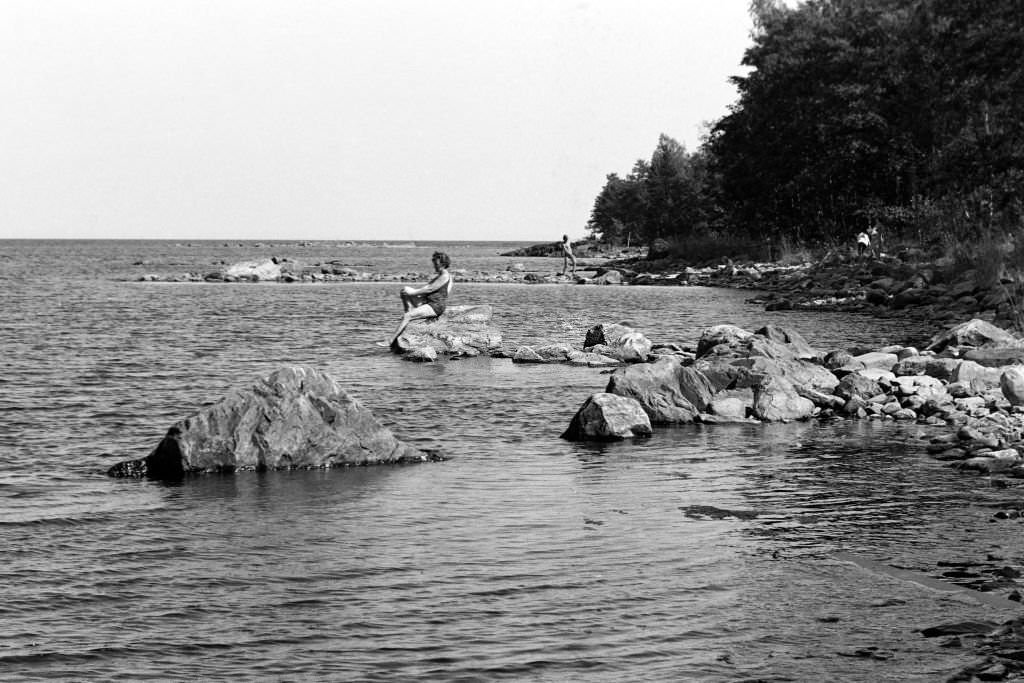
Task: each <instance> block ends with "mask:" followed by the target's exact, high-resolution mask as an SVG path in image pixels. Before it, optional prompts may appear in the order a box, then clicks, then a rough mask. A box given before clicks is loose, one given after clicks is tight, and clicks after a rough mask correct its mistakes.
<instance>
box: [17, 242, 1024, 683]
mask: <svg viewBox="0 0 1024 683" xmlns="http://www.w3.org/2000/svg"><path fill="white" fill-rule="evenodd" d="M515 246H518V245H515V244H499V243H455V244H450V243H445V244H440V243H417V244H415V245H413V244H400V245H384V244H380V243H358V244H351V243H342V242H302V243H299V242H273V243H268V242H263V243H255V242H246V243H238V242H223V241H218V242H190V243H189V242H169V241H145V242H143V241H140V242H127V241H125V242H121V241H5V242H0V288H2V290H0V291H2V295H0V297H2V298H0V300H2V302H3V303H2V313H3V323H2V325H0V462H2V465H3V466H2V471H0V553H2V557H3V561H2V563H0V678H2V679H3V680H5V681H12V680H46V679H50V680H76V681H79V680H97V681H111V680H183V681H198V680H202V681H236V680H283V681H321V680H333V681H413V680H416V681H420V680H437V681H491V680H517V681H519V680H528V681H566V680H579V681H622V680H624V679H634V680H644V681H646V680H651V681H662V680H664V681H688V680H700V681H738V680H744V679H746V680H752V679H757V680H799V681H804V680H808V681H810V680H848V681H880V680H892V681H908V680H921V681H931V680H937V679H939V678H941V677H942V676H943V675H945V674H948V673H950V672H952V671H954V670H956V669H957V668H958V667H959V666H962V665H963V664H965V663H966V662H967V661H968V660H969V659H970V654H969V653H967V652H965V651H963V650H959V649H956V648H946V647H941V643H940V642H937V641H938V639H932V640H929V639H925V638H923V637H921V635H920V634H919V633H917V632H915V630H916V629H920V628H923V627H928V626H934V625H936V624H939V623H943V622H946V621H949V620H958V619H968V618H982V617H985V616H988V617H993V618H1000V617H1003V618H1009V617H1010V616H1012V614H1010V613H1007V612H1006V610H1003V611H1000V610H998V609H994V608H992V607H988V606H983V605H982V604H980V603H978V602H977V601H976V600H974V599H972V598H971V597H970V596H968V595H967V594H964V593H955V592H946V591H941V590H937V589H935V588H934V586H931V587H930V586H929V585H927V584H926V583H918V582H914V581H908V580H906V578H905V577H903V578H898V577H895V576H892V575H890V574H887V573H885V572H878V571H871V570H868V569H864V568H862V567H861V566H859V565H857V564H853V563H850V562H848V561H846V560H847V559H848V558H849V557H850V556H851V555H852V556H854V557H863V558H866V559H868V560H873V561H876V562H881V563H883V564H886V565H892V566H898V567H901V568H903V569H907V570H911V571H914V572H920V574H921V575H922V576H929V577H933V578H939V579H942V580H945V581H950V580H951V579H948V578H944V573H945V572H948V566H945V565H940V563H949V562H953V563H956V562H962V563H970V562H976V561H984V560H985V559H986V557H989V556H991V557H993V558H996V559H994V560H992V562H995V563H997V564H1000V566H1001V565H1007V566H1012V567H1017V566H1019V565H1020V564H1021V562H1022V557H1024V547H1022V546H1024V542H1022V540H1021V539H1022V535H1021V534H1020V527H1019V522H1016V521H1004V522H999V523H992V522H990V518H991V517H992V514H993V512H994V510H996V509H999V506H1002V505H1011V504H1013V503H1014V501H1015V500H1016V499H1017V498H1018V497H1017V496H1015V495H1014V493H1013V491H1012V490H1004V489H997V488H992V487H990V486H989V482H988V481H987V480H986V479H984V478H975V477H970V476H968V477H964V476H960V475H957V474H955V473H953V472H952V471H950V470H949V469H947V468H945V467H943V466H942V464H941V463H937V462H934V461H932V460H930V459H929V458H928V457H927V456H926V455H925V454H924V453H923V452H922V451H921V449H920V447H919V446H917V445H915V444H917V441H916V439H915V436H917V435H918V433H919V430H920V429H922V428H920V427H917V426H902V427H901V426H894V425H891V424H890V425H884V424H876V423H866V422H864V423H839V424H833V425H818V424H814V423H806V424H794V425H773V426H763V427H762V426H747V425H745V426H710V427H702V426H685V427H678V428H672V429H660V430H658V431H657V433H656V434H655V436H654V437H653V438H652V439H650V440H647V441H643V442H639V443H620V444H611V445H590V444H570V443H567V442H565V441H562V440H560V439H559V438H558V437H559V434H560V433H561V432H562V431H563V430H564V429H565V427H566V426H567V425H568V423H569V420H570V419H571V418H572V416H573V414H574V413H575V411H576V410H577V408H578V407H579V406H580V404H581V403H582V402H583V401H584V399H586V397H587V396H589V395H590V394H591V393H593V392H595V391H600V390H601V389H602V388H603V387H604V385H605V384H606V382H607V379H608V377H607V375H606V374H603V373H602V372H601V371H599V370H594V369H585V368H570V367H562V366H518V365H513V364H512V363H511V362H510V361H508V360H498V359H489V358H478V359H472V360H461V361H449V362H439V363H436V364H414V363H407V362H403V361H401V360H399V359H398V358H396V357H395V356H393V355H391V354H390V353H389V352H387V351H385V350H382V349H380V348H378V347H377V346H375V345H374V342H375V341H377V340H380V339H382V338H384V337H385V335H386V334H388V332H390V331H391V329H392V328H393V326H394V324H395V322H396V320H397V317H398V313H399V310H400V309H399V304H398V299H397V295H396V294H397V289H398V285H396V284H391V283H374V284H370V283H331V284H290V285H286V284H205V283H204V284H194V283H193V284H185V283H182V284H173V283H152V282H138V281H135V280H136V279H137V278H138V277H140V276H142V275H145V274H147V273H156V274H161V275H171V274H175V273H184V272H208V271H212V270H215V269H216V268H217V267H219V265H221V264H224V263H234V262H238V261H243V260H250V259H257V258H266V257H269V256H279V257H284V258H290V259H295V260H300V261H304V262H309V263H317V262H325V261H336V262H339V263H343V264H345V265H350V266H352V267H355V268H359V269H365V270H366V271H367V272H388V273H390V272H421V273H424V274H426V273H427V272H429V270H430V254H431V252H432V251H433V250H434V249H435V248H438V247H441V248H444V249H446V250H447V251H449V253H450V254H451V255H452V259H453V268H467V269H470V270H473V269H478V270H491V271H496V270H504V269H506V268H508V267H509V266H510V265H512V264H513V263H523V264H524V265H525V266H526V267H527V268H528V269H529V270H536V271H538V272H554V271H555V270H557V269H558V268H560V266H561V263H560V261H558V260H555V259H514V258H509V257H502V256H500V255H499V254H500V253H501V252H503V251H507V250H508V249H511V248H513V247H515ZM749 296H750V293H747V292H736V291H729V290H713V289H705V288H688V287H673V288H652V287H582V286H572V285H533V286H528V285H486V284H471V283H458V284H457V285H456V288H455V290H454V292H453V303H457V304H459V303H465V304H475V303H489V304H492V305H493V306H494V309H495V319H494V323H495V324H496V326H498V327H499V328H500V329H501V330H502V332H503V334H504V337H505V340H506V341H508V342H512V343H537V342H543V341H566V342H570V343H572V344H575V345H577V346H580V345H581V344H582V340H583V336H584V333H585V330H586V328H587V327H589V326H590V325H593V324H596V323H599V322H617V321H620V320H628V321H629V322H630V323H632V324H633V325H634V326H635V327H637V328H639V329H640V330H642V331H643V332H645V333H646V334H647V335H648V336H649V337H650V338H651V339H653V340H654V341H678V342H682V343H686V344H692V343H694V342H695V341H696V339H697V338H698V337H699V335H700V331H701V330H702V329H703V328H704V327H707V326H710V325H713V324H716V323H722V322H731V323H735V324H739V325H742V326H745V327H748V328H754V327H757V326H760V325H761V324H764V323H767V322H773V323H777V324H784V325H789V326H792V327H794V328H795V329H797V330H798V331H800V332H801V333H802V334H803V335H804V336H805V337H807V338H808V340H809V341H810V342H811V343H812V344H814V345H816V346H819V347H821V348H831V347H844V348H849V347H857V346H878V345H882V344H884V343H887V342H888V341H890V340H902V339H905V338H907V337H910V338H914V337H916V338H921V337H923V336H925V335H926V334H927V331H924V330H920V329H910V328H906V327H904V326H903V324H902V323H901V322H900V321H895V320H873V319H870V318H866V317H856V316H852V315H849V314H829V313H820V314H807V313H800V312H793V311H788V312H773V313H766V312H764V311H763V310H761V309H760V307H758V306H754V305H751V304H748V303H745V300H746V299H747V298H748V297H749ZM300 363H301V364H309V365H313V366H316V367H318V368H321V369H323V370H325V371H327V372H329V373H331V374H332V375H334V376H335V377H337V378H338V379H339V380H340V381H341V382H342V383H343V384H344V385H345V386H346V387H347V388H348V390H349V391H350V392H351V393H352V394H354V395H355V396H356V397H358V398H359V399H360V400H361V401H362V402H363V403H364V404H365V405H367V406H368V407H369V408H371V409H372V410H373V411H374V412H375V413H376V414H377V415H378V416H379V417H380V418H381V419H382V420H383V421H384V422H385V423H386V424H388V425H389V426H390V427H391V428H392V429H393V430H394V431H395V432H396V433H397V435H398V436H399V437H400V438H402V439H405V440H407V441H410V442H413V443H416V444H420V445H423V446H427V447H432V448H441V449H443V450H444V451H445V452H446V453H447V454H448V455H449V456H450V458H451V459H450V460H448V461H446V462H443V463H430V464H424V465H416V466H405V467H390V466H386V467H373V468H359V469H351V470H336V471H326V472H323V471H316V472H277V473H266V474H256V473H240V474H236V475H231V476H205V477H197V478H193V479H189V480H186V481H185V482H183V483H180V484H176V485H167V484H162V483H157V482H149V481H135V480H131V481H128V480H115V479H110V478H107V477H106V476H105V475H104V470H105V469H106V468H107V467H108V466H110V465H111V464H113V463H115V462H117V461H120V460H123V459H127V458H135V457H141V456H143V455H145V454H146V453H147V452H148V451H149V450H150V449H151V448H152V447H153V446H154V445H155V444H156V442H157V441H159V439H160V438H161V437H162V436H163V433H164V432H165V431H166V429H167V428H168V427H169V426H170V425H171V424H172V423H173V422H175V421H176V420H178V419H181V418H183V417H186V416H188V415H190V414H191V413H193V412H195V411H197V410H198V409H200V408H201V407H202V406H204V405H206V404H208V403H210V402H213V401H216V400H217V399H219V398H220V397H221V396H223V395H224V394H225V393H226V392H227V391H228V390H229V389H231V388H233V387H238V386H244V385H247V384H249V383H250V382H251V381H252V380H253V379H255V378H256V377H259V376H261V375H265V374H267V373H269V372H271V371H273V370H274V369H276V368H278V367H281V366H282V365H286V364H300ZM700 506H708V507H706V508H702V507H700ZM716 510H724V511H729V512H731V513H732V514H726V513H718V512H716ZM702 511H703V512H708V511H710V512H711V513H712V514H700V513H701V512H702Z"/></svg>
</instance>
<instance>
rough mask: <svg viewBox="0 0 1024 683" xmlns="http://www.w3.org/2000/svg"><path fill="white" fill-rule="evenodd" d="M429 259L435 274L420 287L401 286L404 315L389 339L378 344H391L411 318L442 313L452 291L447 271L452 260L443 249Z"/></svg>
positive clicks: (449, 275) (415, 318) (434, 315)
mask: <svg viewBox="0 0 1024 683" xmlns="http://www.w3.org/2000/svg"><path fill="white" fill-rule="evenodd" d="M430 260H431V262H432V263H433V264H434V271H435V272H436V273H437V274H436V275H435V276H434V277H433V279H431V280H430V282H428V283H427V284H425V285H424V286H422V287H402V293H401V294H400V296H401V298H402V307H403V308H404V309H405V315H403V316H402V320H401V321H399V323H398V328H397V329H395V334H394V336H392V337H391V341H389V342H379V345H380V346H393V345H394V344H395V342H396V341H398V338H399V337H400V336H401V335H402V332H404V331H405V328H406V327H407V326H408V325H409V323H410V322H412V321H413V320H423V319H425V318H436V317H438V316H439V315H441V314H442V313H444V311H445V308H446V307H447V305H448V294H449V293H450V292H451V291H452V284H453V280H452V276H451V274H450V273H449V272H448V267H449V266H450V265H451V263H452V261H451V259H450V258H448V254H446V253H444V252H443V251H435V252H434V255H433V256H432V257H431V259H430Z"/></svg>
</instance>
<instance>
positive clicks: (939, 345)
mask: <svg viewBox="0 0 1024 683" xmlns="http://www.w3.org/2000/svg"><path fill="white" fill-rule="evenodd" d="M962 346H970V347H1002V348H1013V347H1020V346H1021V342H1020V341H1019V340H1018V339H1017V338H1016V337H1015V336H1013V335H1012V334H1010V333H1009V332H1007V331H1006V330H1004V329H1002V328H1001V327H996V326H995V325H993V324H992V323H989V322H985V321H984V320H981V319H980V318H974V319H973V320H969V321H967V322H965V323H961V324H959V325H957V326H956V327H954V328H952V329H949V330H946V331H945V332H940V333H939V334H937V335H935V336H934V337H932V340H931V343H930V344H928V347H927V350H929V351H935V352H939V351H942V350H944V349H946V348H948V347H957V348H958V347H962Z"/></svg>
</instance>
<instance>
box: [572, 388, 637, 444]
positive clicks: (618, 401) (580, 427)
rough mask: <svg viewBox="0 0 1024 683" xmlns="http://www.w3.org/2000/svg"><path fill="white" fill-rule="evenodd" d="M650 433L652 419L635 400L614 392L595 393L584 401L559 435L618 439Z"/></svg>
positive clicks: (603, 439) (577, 439)
mask: <svg viewBox="0 0 1024 683" xmlns="http://www.w3.org/2000/svg"><path fill="white" fill-rule="evenodd" d="M651 432H652V430H651V421H650V419H649V418H648V417H647V413H645V412H644V409H643V407H642V406H641V405H640V404H639V403H638V402H637V401H636V400H634V399H632V398H628V397H626V396H616V395H614V394H594V395H593V396H591V397H590V398H588V399H587V400H586V401H584V403H583V405H582V406H581V407H580V409H579V411H577V413H576V415H575V416H574V417H573V418H572V422H571V423H569V428H568V429H566V430H565V432H564V433H563V434H562V438H563V439H566V440H568V441H587V440H596V441H617V440H620V439H627V438H631V437H634V436H640V437H644V436H650V435H651Z"/></svg>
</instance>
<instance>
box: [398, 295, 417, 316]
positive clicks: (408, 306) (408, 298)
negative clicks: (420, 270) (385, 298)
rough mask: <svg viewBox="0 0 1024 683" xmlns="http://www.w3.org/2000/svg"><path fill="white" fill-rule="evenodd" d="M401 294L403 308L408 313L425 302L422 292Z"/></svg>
mask: <svg viewBox="0 0 1024 683" xmlns="http://www.w3.org/2000/svg"><path fill="white" fill-rule="evenodd" d="M399 296H400V297H402V309H403V310H404V311H405V312H406V313H408V312H409V311H411V310H412V309H414V308H416V307H417V306H419V305H421V304H422V303H423V295H422V294H406V293H405V292H402V293H401V294H399Z"/></svg>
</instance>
